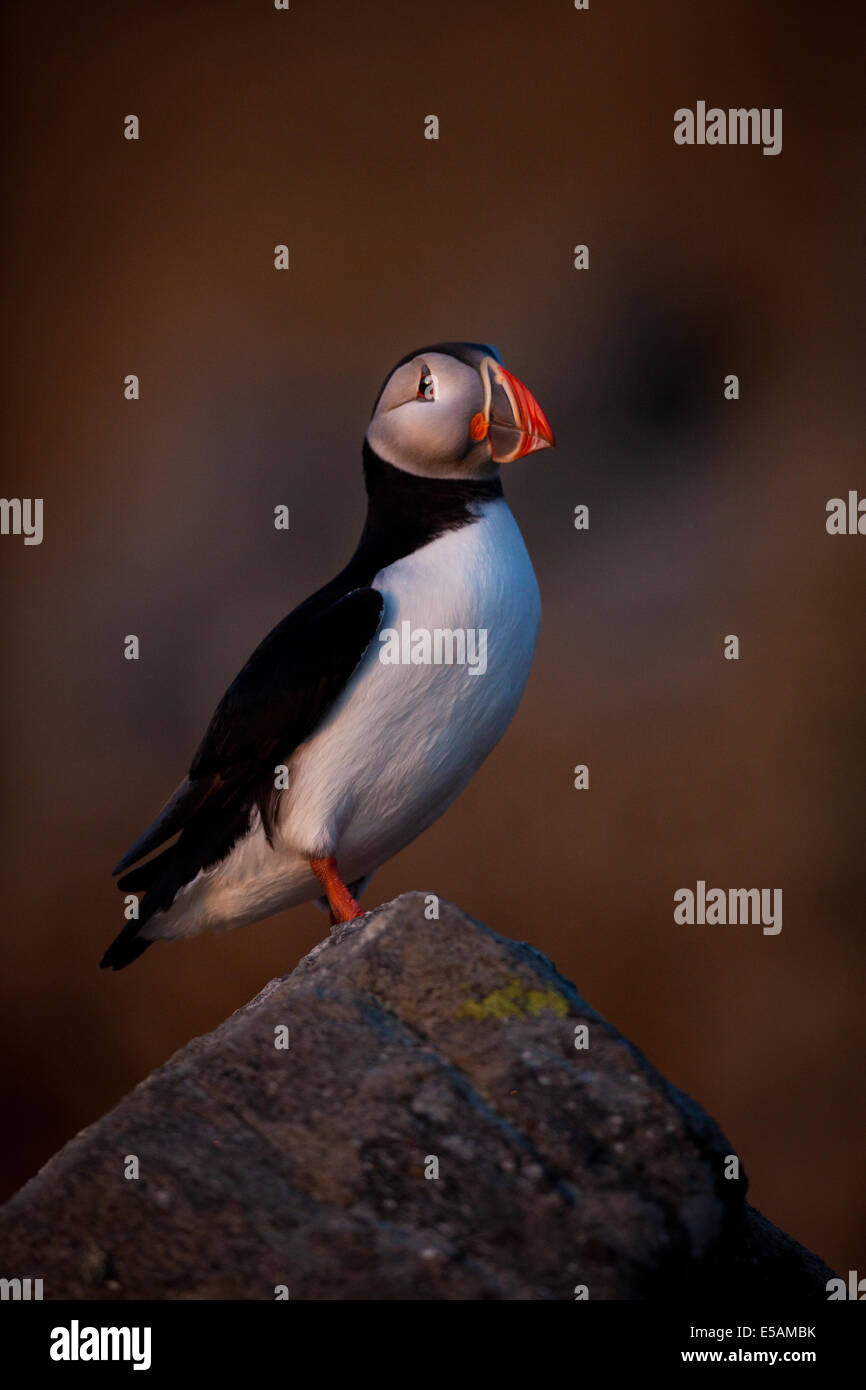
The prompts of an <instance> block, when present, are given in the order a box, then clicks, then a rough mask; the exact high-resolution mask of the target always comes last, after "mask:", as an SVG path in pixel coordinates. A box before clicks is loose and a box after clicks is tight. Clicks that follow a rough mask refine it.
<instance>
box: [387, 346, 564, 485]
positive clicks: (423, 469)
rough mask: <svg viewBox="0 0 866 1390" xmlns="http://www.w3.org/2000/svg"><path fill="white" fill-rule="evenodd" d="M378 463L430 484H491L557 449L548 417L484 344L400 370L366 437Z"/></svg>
mask: <svg viewBox="0 0 866 1390" xmlns="http://www.w3.org/2000/svg"><path fill="white" fill-rule="evenodd" d="M367 442H368V444H369V445H370V447H371V448H372V449H373V451H374V452H375V453H376V454H378V456H379V458H381V459H384V460H385V462H386V463H391V464H394V465H395V467H397V468H402V469H403V470H404V472H406V473H416V474H420V475H421V476H423V477H428V478H464V479H469V478H491V477H495V475H496V473H497V471H498V468H499V464H500V463H509V462H510V461H511V460H512V459H518V458H522V457H523V455H524V454H531V453H533V452H534V451H535V450H536V449H546V448H547V447H548V446H549V445H552V444H553V442H554V439H553V431H552V429H551V428H550V425H549V423H548V420H547V416H546V415H545V413H544V411H543V410H542V409H541V406H540V405H539V404H538V402H537V400H536V399H535V397H534V396H533V395H531V393H530V392H529V391H527V389H526V387H525V386H524V385H523V384H522V383H521V382H520V381H518V380H517V377H516V376H512V374H511V372H509V371H506V369H505V367H503V365H502V362H501V360H500V357H499V353H498V352H497V351H496V348H493V347H488V346H487V345H486V344H485V343H436V344H435V345H434V346H433V347H429V348H422V349H421V350H420V351H418V352H413V353H411V354H410V355H409V356H408V357H404V358H403V360H402V361H401V362H398V363H397V365H396V367H395V368H394V369H393V371H392V372H391V374H390V376H389V377H388V379H387V380H386V382H385V385H384V386H383V387H382V389H381V391H380V392H379V395H378V397H377V399H376V404H375V405H374V407H373V415H372V418H371V420H370V424H369V427H368V429H367Z"/></svg>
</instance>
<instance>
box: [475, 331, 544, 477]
mask: <svg viewBox="0 0 866 1390" xmlns="http://www.w3.org/2000/svg"><path fill="white" fill-rule="evenodd" d="M482 376H483V377H484V384H485V395H486V397H487V399H486V400H485V409H484V411H483V412H480V413H479V415H477V416H476V417H475V418H474V419H473V422H472V427H471V432H472V434H473V437H474V438H479V437H480V438H483V434H481V433H480V430H481V428H482V423H485V424H486V425H487V431H485V432H489V435H490V449H491V454H492V457H493V461H494V463H510V462H511V461H512V460H513V459H519V458H523V457H524V456H525V455H526V454H534V453H535V452H536V450H537V449H548V448H551V447H552V446H553V445H554V444H555V442H556V441H555V440H554V438H553V430H552V429H551V428H550V421H549V420H548V418H547V416H546V415H545V413H544V411H543V410H542V409H541V406H540V405H539V404H538V401H537V400H536V399H535V397H534V396H533V394H532V392H531V391H529V390H528V389H527V387H525V386H524V385H523V382H522V381H518V379H517V377H516V376H514V375H513V373H512V372H509V371H507V370H506V368H505V367H503V366H502V365H501V364H500V363H499V362H496V361H494V359H493V358H492V357H488V358H486V359H485V361H484V364H483V369H482ZM476 421H477V425H476Z"/></svg>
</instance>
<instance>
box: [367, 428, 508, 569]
mask: <svg viewBox="0 0 866 1390" xmlns="http://www.w3.org/2000/svg"><path fill="white" fill-rule="evenodd" d="M364 481H365V484H366V487H367V520H366V523H365V525H364V530H363V532H362V534H361V539H360V541H359V543H358V549H357V550H356V551H355V554H354V555H353V557H352V559H351V561H350V562H349V563H350V568H351V569H352V570H354V571H357V572H358V573H359V574H360V572H361V571H363V573H364V575H365V580H364V581H363V582H366V583H368V584H369V582H370V580H371V579H372V578H373V575H375V574H377V573H378V571H379V570H380V569H384V567H385V565H390V564H393V563H394V561H395V560H399V559H401V558H402V557H403V556H404V555H411V554H412V552H413V551H415V550H419V549H420V548H421V546H424V545H429V543H430V541H433V540H435V539H436V537H437V536H441V535H442V534H443V533H444V532H445V531H457V530H459V529H460V528H461V527H462V526H471V525H472V523H473V522H475V521H477V520H478V517H479V512H480V507H481V504H482V503H484V502H492V501H495V500H496V498H498V497H502V495H503V493H502V483H501V482H500V480H499V478H488V479H472V478H465V479H464V478H422V477H419V476H418V475H417V474H415V473H406V472H404V471H403V469H402V468H395V467H394V465H393V464H391V463H386V462H385V460H384V459H381V458H380V457H379V455H378V454H377V453H375V451H374V450H373V449H372V448H371V446H370V445H369V444H368V443H367V441H366V440H365V441H364ZM371 566H372V569H371Z"/></svg>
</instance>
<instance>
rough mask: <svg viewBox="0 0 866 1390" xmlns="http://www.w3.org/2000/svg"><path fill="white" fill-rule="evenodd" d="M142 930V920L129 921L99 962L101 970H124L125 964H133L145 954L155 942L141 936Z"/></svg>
mask: <svg viewBox="0 0 866 1390" xmlns="http://www.w3.org/2000/svg"><path fill="white" fill-rule="evenodd" d="M140 930H141V922H127V924H126V926H125V927H124V928H123V931H122V932H120V934H119V935H118V936H116V937H115V938H114V940H113V941H112V943H111V945H110V946H109V948H108V950H107V951H106V953H105V955H104V956H103V957H102V960H101V961H100V962H99V968H100V970H122V969H123V967H124V966H125V965H131V964H132V962H133V961H134V960H138V958H139V956H141V955H144V952H145V951H146V950H147V948H148V946H152V945H153V942H152V941H145V940H144V939H143V937H140V936H139V935H138V932H139V931H140Z"/></svg>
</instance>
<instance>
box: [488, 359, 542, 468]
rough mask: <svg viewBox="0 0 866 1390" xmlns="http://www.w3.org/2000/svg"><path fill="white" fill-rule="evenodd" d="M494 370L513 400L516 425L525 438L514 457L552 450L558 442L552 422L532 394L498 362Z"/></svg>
mask: <svg viewBox="0 0 866 1390" xmlns="http://www.w3.org/2000/svg"><path fill="white" fill-rule="evenodd" d="M493 370H494V372H495V373H496V376H497V377H498V378H499V380H500V381H501V383H502V385H503V386H504V387H505V390H506V391H507V393H508V395H509V397H510V399H511V404H512V407H513V410H514V420H515V425H516V427H517V429H519V430H520V433H521V435H522V436H523V438H522V440H521V443H520V447H519V448H518V450H517V452H516V453H515V454H514V455H513V457H514V458H518V459H519V458H523V457H524V456H525V455H526V454H534V453H535V452H536V450H538V449H548V448H552V447H553V445H554V444H555V443H556V440H555V439H554V437H553V430H552V429H551V427H550V421H549V420H548V418H547V416H546V415H545V413H544V411H543V410H542V409H541V406H540V405H539V404H538V401H537V400H536V399H535V397H534V396H533V394H532V392H531V391H530V390H528V389H527V387H525V386H524V384H523V382H522V381H519V380H518V379H517V377H516V376H514V375H513V373H512V372H509V371H507V370H506V368H505V367H502V366H500V364H499V363H498V362H497V363H496V366H495V367H494V369H493Z"/></svg>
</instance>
